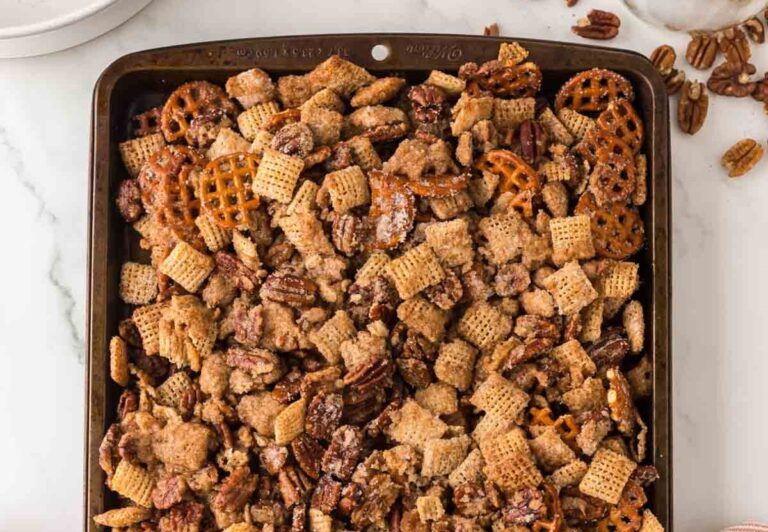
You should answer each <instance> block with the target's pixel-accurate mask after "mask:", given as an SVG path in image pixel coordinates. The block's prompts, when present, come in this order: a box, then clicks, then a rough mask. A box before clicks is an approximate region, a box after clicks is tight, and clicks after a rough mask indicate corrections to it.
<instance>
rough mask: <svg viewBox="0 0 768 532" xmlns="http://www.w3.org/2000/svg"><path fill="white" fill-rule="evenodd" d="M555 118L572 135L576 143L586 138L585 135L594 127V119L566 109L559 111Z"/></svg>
mask: <svg viewBox="0 0 768 532" xmlns="http://www.w3.org/2000/svg"><path fill="white" fill-rule="evenodd" d="M557 118H558V119H560V122H562V123H563V124H564V125H565V127H566V128H568V131H570V133H571V135H573V136H574V137H575V139H576V140H577V141H580V140H582V139H583V138H584V137H586V136H587V133H589V132H590V131H592V130H593V129H594V128H595V126H596V123H595V121H594V119H592V118H590V117H588V116H586V115H583V114H581V113H578V112H576V111H574V110H573V109H569V108H568V107H563V108H562V109H560V111H558V113H557Z"/></svg>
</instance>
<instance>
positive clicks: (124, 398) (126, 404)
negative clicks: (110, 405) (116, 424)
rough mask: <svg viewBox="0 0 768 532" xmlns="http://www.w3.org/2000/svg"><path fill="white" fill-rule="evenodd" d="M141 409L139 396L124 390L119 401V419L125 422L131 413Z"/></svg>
mask: <svg viewBox="0 0 768 532" xmlns="http://www.w3.org/2000/svg"><path fill="white" fill-rule="evenodd" d="M138 409H139V396H138V395H137V394H136V392H134V391H132V390H124V391H123V393H122V394H120V399H119V400H118V401H117V418H118V419H119V420H120V421H123V420H124V419H125V417H126V416H127V415H128V414H130V413H131V412H136V410H138Z"/></svg>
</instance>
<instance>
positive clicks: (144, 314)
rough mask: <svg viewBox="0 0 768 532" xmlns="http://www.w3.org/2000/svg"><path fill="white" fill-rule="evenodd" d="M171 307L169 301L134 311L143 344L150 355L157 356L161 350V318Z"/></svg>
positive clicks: (133, 316)
mask: <svg viewBox="0 0 768 532" xmlns="http://www.w3.org/2000/svg"><path fill="white" fill-rule="evenodd" d="M169 305H170V303H169V302H168V301H163V302H162V303H153V304H151V305H144V306H143V307H138V308H137V309H135V310H134V311H133V315H132V319H133V323H134V324H135V325H136V328H137V329H138V330H139V336H141V344H142V347H143V348H144V352H145V353H147V354H148V355H156V354H157V353H158V351H159V350H160V336H159V332H160V318H162V316H163V311H164V310H165V309H166V308H167V307H168V306H169Z"/></svg>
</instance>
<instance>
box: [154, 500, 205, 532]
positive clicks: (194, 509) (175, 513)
mask: <svg viewBox="0 0 768 532" xmlns="http://www.w3.org/2000/svg"><path fill="white" fill-rule="evenodd" d="M204 510H205V507H204V506H203V505H202V504H200V503H199V502H193V501H185V502H182V503H180V504H177V505H176V506H174V507H173V508H171V509H170V510H168V512H167V513H165V514H164V515H163V517H161V518H160V520H159V521H158V523H157V531H158V532H179V531H180V530H200V524H201V523H202V521H203V511H204Z"/></svg>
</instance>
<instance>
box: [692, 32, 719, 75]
mask: <svg viewBox="0 0 768 532" xmlns="http://www.w3.org/2000/svg"><path fill="white" fill-rule="evenodd" d="M717 51H718V46H717V39H716V38H715V36H714V35H712V34H710V33H694V34H693V35H691V42H689V43H688V48H687V49H686V50H685V59H686V61H688V64H689V65H691V66H692V67H693V68H698V69H699V70H707V69H708V68H709V67H711V66H712V63H714V62H715V57H717Z"/></svg>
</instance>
